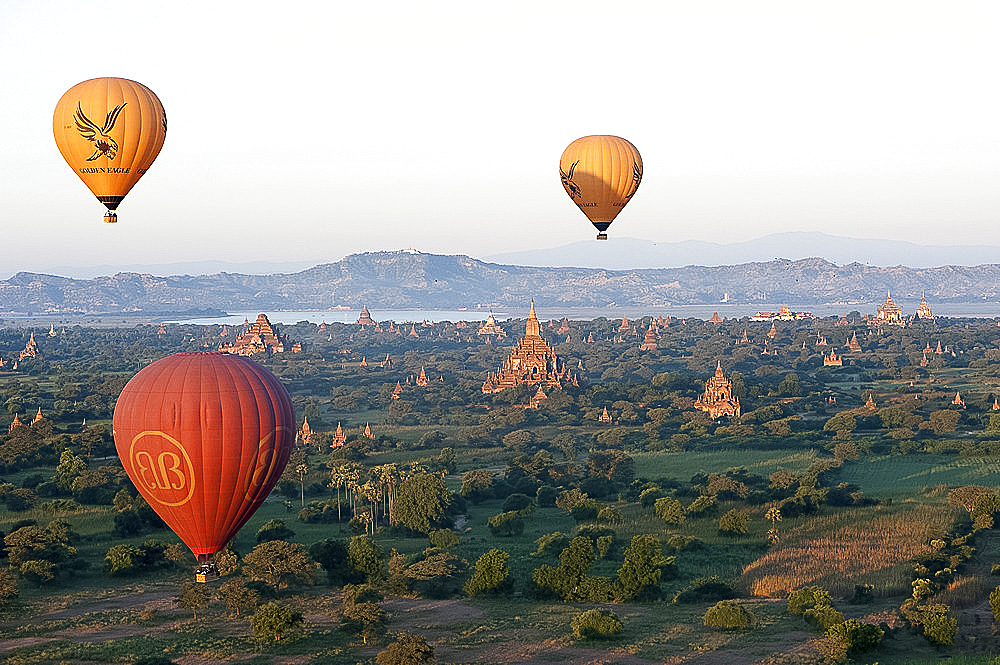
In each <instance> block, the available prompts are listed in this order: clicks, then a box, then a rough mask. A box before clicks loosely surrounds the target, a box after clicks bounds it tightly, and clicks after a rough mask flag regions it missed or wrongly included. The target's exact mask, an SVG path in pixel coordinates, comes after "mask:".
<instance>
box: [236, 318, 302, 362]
mask: <svg viewBox="0 0 1000 665" xmlns="http://www.w3.org/2000/svg"><path fill="white" fill-rule="evenodd" d="M286 344H288V338H287V337H285V336H284V335H278V334H276V333H275V332H274V328H272V327H271V322H270V321H268V320H267V315H266V314H259V315H258V316H257V320H256V321H254V322H253V323H252V324H249V325H248V326H247V328H246V330H244V331H243V332H242V333H240V334H239V335H237V336H236V339H235V340H234V341H233V342H231V343H229V344H219V351H224V352H226V353H233V354H236V355H238V356H252V355H254V354H255V353H283V352H284V351H285V345H286ZM289 346H290V348H291V350H292V351H293V352H294V353H298V352H299V351H301V350H302V345H301V344H300V343H296V344H291V345H289Z"/></svg>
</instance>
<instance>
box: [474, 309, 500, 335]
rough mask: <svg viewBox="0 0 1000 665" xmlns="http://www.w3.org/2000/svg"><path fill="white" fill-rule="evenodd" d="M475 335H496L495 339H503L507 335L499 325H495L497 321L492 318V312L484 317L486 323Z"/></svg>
mask: <svg viewBox="0 0 1000 665" xmlns="http://www.w3.org/2000/svg"><path fill="white" fill-rule="evenodd" d="M476 334H477V335H496V336H497V339H503V338H505V337H506V336H507V333H506V332H504V329H503V328H501V327H500V326H499V325H497V320H496V319H495V318H493V312H490V315H489V316H487V317H486V323H484V324H483V325H481V326H480V327H479V330H478V331H476ZM487 339H489V337H487Z"/></svg>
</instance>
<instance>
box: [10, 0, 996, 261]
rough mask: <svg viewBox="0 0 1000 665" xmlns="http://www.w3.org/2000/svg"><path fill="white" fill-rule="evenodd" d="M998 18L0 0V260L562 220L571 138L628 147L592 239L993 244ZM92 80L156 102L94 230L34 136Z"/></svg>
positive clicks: (329, 251)
mask: <svg viewBox="0 0 1000 665" xmlns="http://www.w3.org/2000/svg"><path fill="white" fill-rule="evenodd" d="M998 32H1000V3H997V2H996V1H995V0H989V1H985V2H961V1H956V2H948V3H944V2H920V1H914V0H901V1H898V2H888V1H881V2H880V1H878V0H864V1H860V2H851V1H841V2H815V1H810V0H793V1H790V2H776V1H767V0H761V1H759V2H746V1H745V0H740V1H734V2H722V1H713V0H697V1H696V2H692V1H691V0H679V1H672V0H671V1H664V0H658V1H656V2H653V1H650V0H643V1H640V2H628V1H623V0H618V1H617V2H608V1H607V0H604V1H602V2H581V1H575V2H545V1H544V0H532V1H530V2H521V1H518V0H514V1H505V2H495V3H484V2H470V1H468V0H461V1H458V2H433V1H421V2H414V1H413V0H409V1H405V2H395V1H392V0H383V1H381V2H370V3H366V2H357V1H352V2H339V1H327V2H316V3H310V2H274V1H273V0H272V1H270V2H253V1H247V0H244V1H241V2H231V3H221V2H211V0H208V1H207V2H206V1H205V0H199V1H198V2H190V3H187V2H158V3H153V2H137V1H135V0H128V1H126V2H100V1H87V2H81V1H80V0H73V1H66V2H62V1H55V0H51V1H45V0H39V1H35V2H28V1H23V0H3V2H0V81H2V83H3V86H2V92H0V139H2V149H0V183H2V191H3V193H4V196H3V208H2V213H0V216H2V219H3V221H4V224H3V228H4V233H3V236H2V237H3V252H2V256H3V258H2V259H0V279H3V278H6V277H8V276H9V275H10V274H12V273H13V272H14V271H16V270H21V269H29V270H44V269H45V267H46V266H53V265H56V266H61V265H71V264H77V265H95V264H121V265H125V264H132V263H169V262H177V261H192V260H205V259H222V260H228V261H265V260H273V261H287V260H290V259H303V260H316V261H332V260H337V259H339V258H341V257H343V256H344V255H346V254H350V253H353V252H358V251H371V250H379V249H399V248H404V247H415V248H417V249H419V250H422V251H427V252H435V253H462V254H470V255H472V256H483V255H488V254H491V253H494V252H500V251H508V250H520V249H530V248H542V247H550V246H558V245H562V244H566V243H569V242H574V241H578V240H583V239H590V238H593V236H594V233H595V231H594V230H593V227H591V226H590V224H589V222H588V221H587V220H586V218H584V216H583V215H582V214H581V213H580V211H579V210H578V209H577V208H576V206H575V205H573V204H572V203H571V202H570V200H569V198H568V197H567V196H566V194H565V193H564V191H563V189H562V187H561V185H560V182H559V177H558V160H559V155H560V154H561V152H562V150H563V148H564V147H565V146H566V145H567V144H568V143H570V142H571V141H572V140H574V139H576V138H577V137H579V136H583V135H586V134H617V135H620V136H623V137H625V138H627V139H629V140H630V141H631V142H632V143H633V144H635V146H636V147H637V148H638V149H639V151H640V152H641V154H642V157H643V162H644V177H643V182H642V185H641V187H640V188H639V191H638V193H637V194H636V195H635V197H634V198H633V199H632V202H631V203H630V204H629V206H628V207H627V208H626V209H625V210H624V212H622V214H621V215H620V217H619V218H618V220H617V221H616V222H615V224H614V225H613V226H612V227H611V229H610V231H609V233H610V234H611V235H613V236H614V235H617V236H621V237H634V238H644V239H648V240H654V241H672V240H685V239H701V240H719V241H727V240H747V239H751V238H755V237H759V236H761V235H765V234H767V233H772V232H777V231H789V230H807V231H826V232H828V233H834V234H838V235H850V236H857V237H874V238H901V239H907V240H910V241H914V242H920V243H926V244H939V243H941V244H975V243H989V244H997V243H998V242H1000V240H997V237H996V233H995V229H996V222H997V220H998V218H1000V188H998V186H997V185H998V183H1000V103H998V102H1000V85H998V84H997V81H998V75H997V69H998V67H1000V40H998V39H997V34H998ZM98 76H120V77H124V78H131V79H134V80H137V81H139V82H141V83H143V84H145V85H147V86H148V87H149V88H151V89H152V90H154V91H155V92H156V93H157V95H158V96H159V97H160V99H161V100H162V102H163V105H164V107H165V108H166V111H167V116H168V118H169V131H168V134H167V139H166V143H165V144H164V147H163V150H162V151H161V153H160V156H159V158H158V159H157V160H156V163H155V164H154V165H153V167H152V169H151V170H150V172H149V173H148V174H147V175H146V176H145V177H144V178H143V179H142V180H141V181H140V182H139V184H138V185H136V187H135V188H134V189H133V190H132V192H131V193H130V194H129V196H128V198H127V199H126V200H125V202H124V203H123V204H122V205H121V207H120V208H119V211H118V212H119V219H120V222H119V223H118V224H117V225H105V224H103V223H101V217H102V214H103V206H101V205H100V204H99V203H98V202H97V200H96V199H95V198H94V197H93V196H92V195H91V194H90V192H89V191H88V190H87V189H86V187H85V186H84V185H83V183H82V182H80V181H79V179H78V178H77V177H76V176H75V175H74V174H73V172H72V171H71V170H70V169H69V167H68V166H66V164H65V163H64V162H63V161H62V158H61V156H60V155H59V152H58V151H57V149H56V147H55V144H54V141H53V138H52V111H53V108H54V107H55V104H56V101H57V100H58V99H59V97H60V96H61V95H62V94H63V92H65V91H66V90H67V89H68V88H69V87H71V86H72V85H74V84H76V83H77V82H79V81H82V80H85V79H89V78H94V77H98ZM692 262H697V257H692Z"/></svg>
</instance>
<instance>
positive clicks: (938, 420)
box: [928, 409, 960, 434]
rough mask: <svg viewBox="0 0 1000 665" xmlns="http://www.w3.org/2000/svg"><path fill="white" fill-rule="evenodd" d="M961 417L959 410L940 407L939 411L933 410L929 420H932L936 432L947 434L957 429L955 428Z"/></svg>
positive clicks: (932, 427) (932, 426)
mask: <svg viewBox="0 0 1000 665" xmlns="http://www.w3.org/2000/svg"><path fill="white" fill-rule="evenodd" d="M959 417H960V414H959V413H958V411H952V410H951V409H940V410H938V411H933V412H931V416H930V418H928V420H929V421H930V424H931V429H932V430H933V431H934V433H935V434H945V433H946V432H954V431H955V428H956V427H957V426H958V419H959Z"/></svg>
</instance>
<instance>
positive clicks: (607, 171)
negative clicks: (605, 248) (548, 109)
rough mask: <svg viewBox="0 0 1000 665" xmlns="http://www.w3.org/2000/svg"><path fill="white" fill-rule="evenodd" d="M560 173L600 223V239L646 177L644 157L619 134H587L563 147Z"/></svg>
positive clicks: (574, 196)
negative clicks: (644, 174) (643, 169)
mask: <svg viewBox="0 0 1000 665" xmlns="http://www.w3.org/2000/svg"><path fill="white" fill-rule="evenodd" d="M559 176H560V177H561V178H562V184H563V187H564V188H565V189H566V193H567V194H569V197H570V198H571V199H572V200H573V203H575V204H576V205H577V206H579V208H580V210H582V211H583V214H585V215H586V216H587V218H588V219H589V220H590V221H591V222H592V223H593V225H594V226H596V227H597V230H598V231H599V233H598V234H597V239H598V240H607V239H608V234H606V233H605V231H607V229H608V227H609V226H611V222H613V221H614V220H615V217H617V216H618V213H620V212H621V211H622V208H624V207H625V204H627V203H628V202H629V200H630V199H631V198H632V195H633V194H635V190H637V189H638V188H639V182H640V181H641V180H642V157H640V156H639V151H638V150H636V149H635V146H634V145H632V144H631V143H629V142H628V141H626V140H625V139H623V138H620V137H618V136H607V135H597V136H584V137H582V138H579V139H577V140H575V141H573V142H572V143H570V144H569V146H567V147H566V149H565V150H563V154H562V157H560V158H559Z"/></svg>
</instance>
